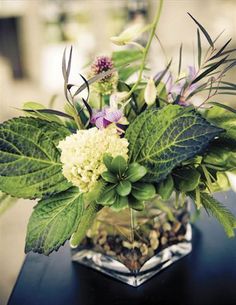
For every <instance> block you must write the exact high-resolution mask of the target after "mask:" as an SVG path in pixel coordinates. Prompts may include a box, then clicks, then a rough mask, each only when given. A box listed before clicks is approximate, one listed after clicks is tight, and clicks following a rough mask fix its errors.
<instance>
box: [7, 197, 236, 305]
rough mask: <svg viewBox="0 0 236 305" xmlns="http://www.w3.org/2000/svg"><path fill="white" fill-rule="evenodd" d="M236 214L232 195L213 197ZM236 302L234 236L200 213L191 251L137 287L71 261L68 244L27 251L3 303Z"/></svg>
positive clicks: (215, 304)
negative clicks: (40, 251)
mask: <svg viewBox="0 0 236 305" xmlns="http://www.w3.org/2000/svg"><path fill="white" fill-rule="evenodd" d="M217 197H218V198H219V199H221V201H222V202H224V203H225V204H227V206H228V207H230V208H231V210H232V211H233V212H234V213H236V195H235V194H234V193H232V192H229V193H227V197H226V198H225V195H223V194H219V195H218V196H217ZM106 304H109V305H139V304H140V305H154V304H155V305H236V238H235V239H228V238H227V237H226V236H225V233H224V231H223V229H222V228H221V227H220V226H219V225H218V223H217V222H216V221H215V220H214V219H212V218H209V217H208V216H207V215H206V214H204V213H203V215H202V218H201V219H200V220H198V222H197V223H196V224H195V225H194V226H193V251H192V253H191V254H189V255H188V256H186V257H185V258H183V259H181V260H180V261H178V262H176V263H175V264H173V265H172V266H170V267H169V268H167V269H165V270H164V271H162V272H161V273H159V274H157V275H156V276H155V277H153V278H152V279H151V280H149V281H148V282H146V283H144V284H143V285H142V286H140V287H138V288H133V287H130V286H127V285H125V284H123V283H120V282H118V281H115V280H113V279H111V278H109V277H107V276H105V275H102V274H100V273H99V272H97V271H94V270H91V269H88V268H86V267H83V266H80V265H79V264H78V263H72V262H71V258H70V249H69V247H68V244H67V245H65V246H64V247H62V248H61V249H60V250H59V251H58V252H57V253H54V254H52V255H50V257H45V256H42V255H37V254H29V255H27V257H26V259H25V262H24V264H23V267H22V270H21V272H20V275H19V277H18V279H17V282H16V285H15V288H14V290H13V292H12V295H11V297H10V299H9V303H8V305H106Z"/></svg>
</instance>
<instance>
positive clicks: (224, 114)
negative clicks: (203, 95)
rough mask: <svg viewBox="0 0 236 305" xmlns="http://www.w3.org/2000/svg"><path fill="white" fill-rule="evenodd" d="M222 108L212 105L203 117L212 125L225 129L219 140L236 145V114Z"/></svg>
mask: <svg viewBox="0 0 236 305" xmlns="http://www.w3.org/2000/svg"><path fill="white" fill-rule="evenodd" d="M224 108H225V107H224ZM224 108H223V107H222V106H219V105H217V106H216V105H214V106H213V107H211V108H210V109H208V110H206V111H205V113H203V115H204V117H205V118H206V119H207V120H208V121H209V122H211V123H212V124H215V125H217V126H219V127H220V128H223V129H225V131H226V132H225V133H224V134H222V135H221V137H220V138H222V139H226V140H229V141H233V142H234V143H236V114H235V113H234V112H233V111H229V109H227V110H226V109H224Z"/></svg>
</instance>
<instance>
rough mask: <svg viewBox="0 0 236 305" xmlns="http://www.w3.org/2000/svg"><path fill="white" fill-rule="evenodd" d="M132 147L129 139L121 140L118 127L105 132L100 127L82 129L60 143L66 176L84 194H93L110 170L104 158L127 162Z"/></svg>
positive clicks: (107, 129) (112, 127) (112, 126)
mask: <svg viewBox="0 0 236 305" xmlns="http://www.w3.org/2000/svg"><path fill="white" fill-rule="evenodd" d="M128 145H129V143H128V141H127V140H126V139H125V138H120V137H119V135H118V133H117V131H116V127H115V126H114V125H110V126H109V127H108V128H105V129H101V130H99V129H97V128H96V127H94V128H91V129H88V130H78V131H77V133H76V134H73V135H70V136H68V137H66V138H65V139H64V140H62V141H60V142H59V145H58V147H59V148H60V149H61V162H62V163H63V169H62V172H63V175H64V176H65V177H66V179H67V180H68V181H70V182H71V183H72V184H73V185H75V186H78V187H79V189H80V190H81V192H83V193H85V192H89V191H91V190H92V189H93V187H94V186H95V184H96V182H97V180H98V178H99V176H100V175H101V174H102V173H103V172H104V171H105V170H106V167H105V165H104V163H103V155H104V154H105V153H108V154H110V155H111V156H112V157H116V156H118V155H121V156H123V157H124V158H125V159H126V160H127V159H128Z"/></svg>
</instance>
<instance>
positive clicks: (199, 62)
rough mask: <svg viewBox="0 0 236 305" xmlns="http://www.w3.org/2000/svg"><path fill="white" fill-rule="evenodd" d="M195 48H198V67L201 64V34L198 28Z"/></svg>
mask: <svg viewBox="0 0 236 305" xmlns="http://www.w3.org/2000/svg"><path fill="white" fill-rule="evenodd" d="M197 49H198V52H197V54H198V67H200V66H201V61H202V43H201V35H200V31H199V29H197Z"/></svg>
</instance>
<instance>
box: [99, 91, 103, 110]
mask: <svg viewBox="0 0 236 305" xmlns="http://www.w3.org/2000/svg"><path fill="white" fill-rule="evenodd" d="M102 106H103V96H102V94H99V109H100V110H102Z"/></svg>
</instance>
